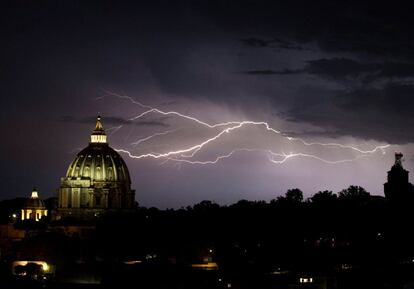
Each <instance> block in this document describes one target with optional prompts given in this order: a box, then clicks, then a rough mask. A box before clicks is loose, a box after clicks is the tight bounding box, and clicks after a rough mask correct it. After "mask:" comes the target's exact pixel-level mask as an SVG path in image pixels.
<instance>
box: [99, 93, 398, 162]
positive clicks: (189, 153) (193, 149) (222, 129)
mask: <svg viewBox="0 0 414 289" xmlns="http://www.w3.org/2000/svg"><path fill="white" fill-rule="evenodd" d="M105 96H112V97H117V98H120V99H126V100H128V101H130V102H131V103H133V104H136V105H138V106H140V107H141V108H143V109H146V110H145V111H144V112H142V113H140V114H138V115H136V116H134V117H132V118H130V121H135V120H139V119H141V118H144V117H145V116H147V115H149V114H152V113H156V114H160V115H163V116H171V115H173V116H177V117H180V118H183V119H186V120H189V121H191V122H194V123H197V124H199V125H202V126H204V127H206V128H208V129H214V130H215V131H216V133H215V134H214V135H213V136H212V137H209V138H207V139H205V140H203V141H201V142H200V143H197V144H194V145H190V146H188V147H184V148H180V149H176V150H172V151H168V152H164V153H153V152H151V153H145V154H139V155H135V154H134V153H132V152H131V151H130V150H126V149H117V151H118V152H121V153H125V154H126V155H128V156H129V157H130V158H133V159H143V158H155V159H163V161H164V162H167V161H174V162H177V163H187V164H198V165H209V164H210V165H212V164H216V163H218V162H219V161H221V160H223V159H227V158H230V157H231V156H233V155H234V154H235V153H237V152H262V153H265V154H267V156H268V160H269V161H270V162H272V163H275V164H283V163H285V162H286V161H288V160H289V159H292V158H299V157H300V158H311V159H315V160H318V161H321V162H324V163H327V164H340V163H346V162H352V161H355V160H358V159H360V158H363V157H368V156H370V155H372V154H374V153H376V152H381V153H382V154H385V149H387V148H388V147H389V146H390V145H388V144H386V145H380V146H376V147H374V148H373V149H370V150H363V149H360V148H358V147H357V146H353V145H344V144H340V143H320V142H306V141H305V140H303V139H301V138H296V137H289V136H286V135H284V134H283V133H282V132H281V131H279V130H276V129H274V128H272V127H271V126H270V125H269V124H268V123H267V122H264V121H251V120H243V121H230V122H221V123H215V124H209V123H207V122H204V121H202V120H200V119H198V118H196V117H193V116H189V115H185V114H182V113H180V112H177V111H163V110H161V109H158V108H155V107H152V106H149V105H146V104H143V103H141V102H139V101H136V100H135V99H133V98H132V97H130V96H127V95H120V94H116V93H113V92H109V91H105V95H103V96H102V97H101V98H103V97H105ZM248 126H252V127H259V128H263V129H264V131H265V132H268V133H271V134H274V135H278V136H280V137H282V138H283V139H285V140H287V141H289V142H292V143H293V144H294V143H300V144H302V145H303V146H306V147H315V146H320V147H332V148H340V149H344V150H351V151H353V152H354V153H356V154H358V155H357V156H355V157H354V158H348V159H340V160H328V159H324V158H322V157H319V156H317V155H314V154H309V153H305V152H295V153H293V152H291V153H289V154H286V153H283V152H282V153H278V152H274V151H272V150H271V149H261V148H235V149H233V150H231V151H230V152H228V153H225V154H223V155H219V156H217V157H215V158H214V159H211V160H205V161H202V160H193V158H194V157H195V155H196V154H197V153H198V152H200V151H201V150H202V149H203V148H205V147H206V146H207V145H209V144H212V143H213V142H215V141H217V140H218V139H220V138H221V137H223V136H224V135H229V134H231V133H234V132H235V131H237V130H240V129H242V128H243V127H248ZM121 127H122V126H119V127H116V129H115V130H114V131H113V132H112V133H114V132H116V131H118V130H119V129H120V128H121ZM217 130H218V131H217ZM175 131H177V129H175V130H169V131H165V132H158V133H154V134H152V135H150V136H147V137H144V138H141V139H138V140H136V141H135V142H133V143H131V145H133V146H134V147H136V146H138V145H139V144H142V143H143V142H145V141H148V140H150V139H153V138H155V137H159V136H165V135H167V134H170V133H173V132H175Z"/></svg>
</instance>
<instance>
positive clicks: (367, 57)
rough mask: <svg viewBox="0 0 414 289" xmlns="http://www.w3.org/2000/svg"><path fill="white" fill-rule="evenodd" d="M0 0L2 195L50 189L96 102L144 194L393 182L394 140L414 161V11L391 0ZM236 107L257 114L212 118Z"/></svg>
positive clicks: (139, 196)
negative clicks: (390, 174)
mask: <svg viewBox="0 0 414 289" xmlns="http://www.w3.org/2000/svg"><path fill="white" fill-rule="evenodd" d="M121 2H122V3H121ZM0 5H1V6H2V7H1V8H0V22H1V23H0V35H1V39H2V41H1V45H0V55H1V61H0V87H1V91H0V93H1V98H0V128H1V142H0V148H1V153H2V157H1V159H0V160H1V161H0V199H5V198H12V197H22V196H28V195H29V194H30V192H31V189H32V188H33V187H37V188H38V190H39V193H40V196H41V197H43V198H46V197H51V196H54V195H55V194H56V192H57V189H58V187H59V182H60V178H61V177H63V176H64V175H65V173H66V169H67V167H68V165H69V163H70V162H71V161H72V159H73V158H74V157H75V155H76V153H77V152H79V150H80V149H82V148H83V147H85V146H86V145H87V144H88V141H89V135H90V133H91V130H92V129H93V127H94V119H95V118H96V115H97V114H98V113H100V114H101V115H102V118H103V125H104V127H105V128H106V130H107V133H108V135H109V142H110V145H111V146H112V147H113V148H114V149H117V150H128V151H129V152H130V155H133V156H137V157H138V158H137V159H134V158H130V157H129V156H128V154H126V153H125V152H123V151H120V154H121V155H122V156H123V158H124V159H125V161H126V162H127V164H128V166H129V169H130V174H131V177H132V187H133V188H134V189H135V190H136V200H137V201H138V202H139V203H140V204H141V205H144V206H157V207H160V208H167V207H175V208H177V207H181V206H187V205H191V204H194V203H196V202H200V201H202V200H205V199H208V200H213V201H215V202H218V203H220V204H229V203H233V202H236V201H238V200H240V199H248V200H270V199H273V198H276V197H277V196H279V195H282V194H284V193H285V192H286V190H287V189H289V188H300V189H301V190H303V191H304V194H305V197H306V196H310V195H312V194H314V193H316V192H317V191H319V190H325V189H329V190H333V191H334V192H337V191H339V190H341V189H344V188H346V187H348V186H349V185H360V186H363V187H364V188H366V189H367V190H368V191H369V192H371V194H374V195H383V183H384V182H385V180H386V172H387V170H388V169H389V168H390V167H391V165H392V164H393V160H394V152H396V151H401V152H402V153H403V154H404V156H405V162H404V164H403V165H404V167H405V168H406V169H408V170H410V171H412V172H413V173H414V145H413V144H414V133H413V125H414V113H413V112H414V109H413V107H414V97H413V96H414V82H413V80H414V29H413V28H414V18H413V17H412V10H411V9H409V8H408V7H404V6H403V5H400V4H398V3H397V2H395V1H393V3H392V6H391V5H390V3H388V4H387V5H385V4H384V6H382V4H380V1H375V2H374V1H373V2H370V1H364V3H360V1H355V2H354V4H352V1H332V0H329V1H328V0H327V1H305V0H303V1H283V4H282V1H247V0H238V1H224V0H221V1H218V0H217V1H167V0H165V1H135V2H126V1H3V2H2V3H1V4H0ZM138 102H139V103H141V104H144V106H143V105H139V104H138ZM151 107H152V108H157V109H159V111H154V112H152V113H146V114H144V115H143V116H141V117H139V118H136V119H134V117H135V116H138V115H140V114H141V113H144V112H146V111H148V109H150V108H151ZM162 112H177V113H179V114H181V115H185V116H187V117H183V116H180V115H178V114H174V113H169V114H163V113H162ZM189 117H191V118H189ZM192 118H196V119H197V120H199V121H200V122H197V121H195V120H194V119H192ZM232 121H233V122H238V121H254V122H256V124H252V123H250V124H246V125H242V126H241V127H239V128H234V129H231V130H230V131H228V132H223V130H225V129H226V128H230V127H234V126H235V124H234V123H232V124H228V125H223V126H220V125H219V126H214V125H215V124H218V123H223V122H232ZM201 122H202V123H201ZM262 122H263V123H262ZM264 123H266V124H268V125H269V127H271V128H273V129H274V130H275V131H277V132H275V131H271V130H269V129H266V124H264ZM205 124H208V125H205ZM278 132H280V133H278ZM220 133H222V134H220ZM154 134H156V135H154ZM219 134H220V136H218V137H217V138H216V139H214V140H212V141H211V142H208V143H207V144H205V145H204V146H202V147H201V148H200V149H194V150H189V151H188V152H184V153H179V154H171V155H168V157H158V158H154V157H151V156H149V157H142V156H143V155H145V154H153V155H158V154H165V153H168V152H172V151H177V150H187V149H188V148H191V147H193V146H196V145H197V144H200V143H203V142H205V141H206V140H208V139H210V138H212V137H215V136H217V135H219ZM153 135H154V136H153ZM151 136H153V137H151ZM144 138H145V139H144ZM134 142H135V144H134ZM311 143H316V144H311ZM321 143H324V144H329V145H321ZM333 143H335V144H333ZM386 145H389V146H388V147H385V146H386ZM350 146H352V148H351V147H350ZM377 146H383V147H381V148H377V149H376V150H375V148H376V147H377ZM368 151H371V152H368ZM271 152H272V153H274V154H273V155H272V154H271ZM291 153H295V154H300V155H296V156H292V157H288V158H287V159H286V160H285V161H284V162H283V160H284V159H285V158H286V157H283V155H284V156H286V155H289V154H291ZM275 154H279V155H275ZM280 155H282V156H280ZM223 156H225V157H223ZM289 156H291V155H289ZM216 160H217V163H215V164H212V163H211V162H215V161H216ZM271 160H273V161H274V162H272V161H271ZM189 162H196V163H195V164H190V163H189ZM205 162H207V163H205Z"/></svg>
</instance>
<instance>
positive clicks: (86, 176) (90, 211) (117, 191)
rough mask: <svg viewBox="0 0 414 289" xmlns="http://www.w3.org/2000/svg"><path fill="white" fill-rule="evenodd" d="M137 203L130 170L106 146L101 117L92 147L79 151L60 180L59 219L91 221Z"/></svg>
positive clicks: (93, 137)
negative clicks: (78, 218) (90, 219)
mask: <svg viewBox="0 0 414 289" xmlns="http://www.w3.org/2000/svg"><path fill="white" fill-rule="evenodd" d="M134 204H135V191H134V190H131V179H130V176H129V171H128V168H127V166H126V164H125V162H124V160H123V159H122V157H121V156H120V155H119V154H118V153H117V152H116V151H115V150H113V149H112V148H111V147H110V146H109V144H108V143H107V136H106V134H105V130H104V128H103V126H102V123H101V118H100V116H98V118H97V120H96V125H95V129H94V130H93V132H92V134H91V139H90V142H89V145H88V146H87V147H86V148H85V149H83V150H82V151H81V152H79V153H78V154H77V156H76V158H75V159H74V160H73V162H72V163H71V164H70V165H69V168H68V170H67V173H66V176H65V177H63V178H62V179H61V185H60V189H59V196H58V208H57V211H56V218H57V219H60V218H61V217H67V216H73V217H81V218H90V217H93V216H98V215H100V214H101V213H105V212H107V211H114V210H129V209H132V208H133V207H134Z"/></svg>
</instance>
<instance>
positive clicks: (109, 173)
mask: <svg viewBox="0 0 414 289" xmlns="http://www.w3.org/2000/svg"><path fill="white" fill-rule="evenodd" d="M112 179H113V174H112V168H111V167H109V168H108V180H110V181H112Z"/></svg>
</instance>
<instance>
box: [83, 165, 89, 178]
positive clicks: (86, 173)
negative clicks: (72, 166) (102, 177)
mask: <svg viewBox="0 0 414 289" xmlns="http://www.w3.org/2000/svg"><path fill="white" fill-rule="evenodd" d="M83 175H84V176H85V177H89V166H86V167H85V168H84V172H83Z"/></svg>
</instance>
